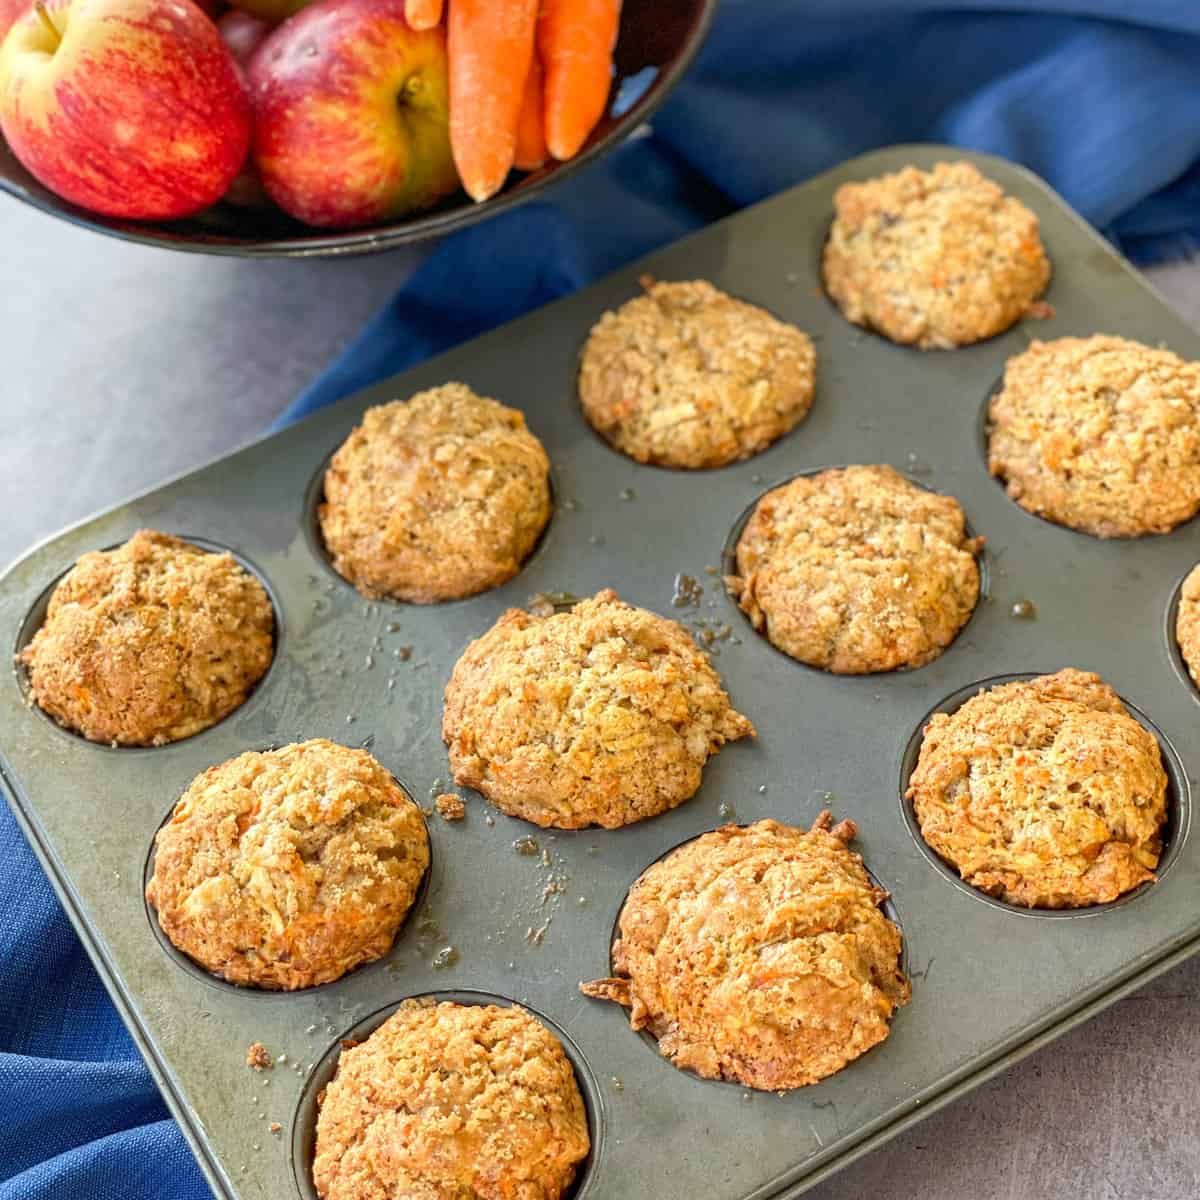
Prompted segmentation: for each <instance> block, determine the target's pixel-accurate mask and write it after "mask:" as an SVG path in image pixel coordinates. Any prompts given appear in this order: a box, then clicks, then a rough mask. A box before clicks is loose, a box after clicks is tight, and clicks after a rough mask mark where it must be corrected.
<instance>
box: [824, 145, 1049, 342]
mask: <svg viewBox="0 0 1200 1200" xmlns="http://www.w3.org/2000/svg"><path fill="white" fill-rule="evenodd" d="M833 207H834V220H833V226H832V228H831V229H830V231H829V240H828V241H827V242H826V244H825V254H824V261H823V267H824V275H825V287H826V289H827V290H828V292H829V295H830V297H831V298H832V299H833V301H834V303H835V304H836V305H837V306H838V308H839V309H841V311H842V315H843V316H844V317H845V318H846V319H847V320H848V321H853V322H854V324H855V325H865V326H867V327H868V328H870V329H874V330H876V331H877V332H879V333H882V334H883V335H884V336H885V337H887V338H890V339H891V340H892V341H893V342H899V343H901V344H903V345H913V346H917V347H918V348H919V349H921V350H949V349H952V348H954V347H955V346H966V345H968V344H970V343H971V342H978V341H980V340H981V339H983V338H989V337H993V336H994V335H995V334H998V333H1003V332H1004V330H1006V329H1008V328H1009V326H1010V325H1013V324H1015V323H1016V322H1017V321H1019V320H1020V319H1021V317H1023V316H1024V315H1025V314H1026V313H1028V312H1029V311H1030V309H1031V308H1032V307H1033V305H1034V302H1035V301H1036V300H1037V298H1038V297H1039V296H1040V295H1041V294H1042V293H1043V292H1044V291H1045V290H1046V285H1047V284H1048V283H1049V282H1050V262H1049V259H1047V257H1046V252H1045V250H1044V249H1043V248H1042V241H1041V238H1040V236H1039V234H1038V220H1037V217H1035V216H1034V215H1033V213H1032V212H1030V211H1029V209H1028V208H1026V207H1025V205H1024V204H1022V203H1021V202H1020V201H1019V200H1015V199H1013V197H1011V196H1007V195H1005V193H1004V191H1003V189H1001V188H1000V187H999V186H997V185H996V184H995V183H993V182H992V181H991V180H990V179H986V178H985V177H984V176H983V175H981V174H980V173H979V171H978V170H976V168H975V167H973V166H972V165H971V164H970V163H968V162H956V163H938V164H937V166H935V167H934V168H933V170H932V171H920V170H918V169H917V168H916V167H905V168H904V170H902V171H898V172H896V173H895V174H894V175H884V176H882V177H880V178H878V179H868V180H867V181H865V182H864V183H844V184H842V186H841V187H840V188H838V190H837V194H836V195H835V196H834V200H833Z"/></svg>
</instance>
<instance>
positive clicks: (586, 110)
mask: <svg viewBox="0 0 1200 1200" xmlns="http://www.w3.org/2000/svg"><path fill="white" fill-rule="evenodd" d="M620 18H621V0H542V12H541V16H540V17H539V18H538V34H537V38H538V53H539V55H540V56H541V60H542V69H543V70H544V71H545V73H546V97H545V119H546V145H547V146H549V147H550V153H551V154H553V155H554V157H555V158H558V159H567V158H571V157H573V156H574V155H575V154H577V153H578V152H579V148H580V147H581V146H582V145H583V143H584V141H585V140H586V138H587V135H588V134H589V133H591V132H592V130H593V129H594V128H595V126H596V122H597V121H599V120H600V118H601V116H602V115H603V114H604V106H605V104H606V103H607V101H608V91H609V88H610V87H611V86H612V54H613V47H614V46H615V45H616V43H617V27H618V24H619V22H620Z"/></svg>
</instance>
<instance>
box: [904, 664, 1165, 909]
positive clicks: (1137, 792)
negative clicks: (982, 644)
mask: <svg viewBox="0 0 1200 1200" xmlns="http://www.w3.org/2000/svg"><path fill="white" fill-rule="evenodd" d="M906 795H907V797H908V799H909V800H910V801H911V802H912V805H913V811H914V813H915V814H916V818H917V823H918V825H919V826H920V829H921V836H922V837H924V839H925V841H926V842H928V843H929V845H930V847H932V849H933V850H934V851H936V852H937V854H938V855H940V856H941V857H942V858H943V859H945V860H946V861H947V862H948V863H950V864H951V865H952V866H954V867H955V868H957V870H958V872H959V874H960V875H961V876H962V878H963V879H964V880H965V881H966V882H967V883H969V884H970V885H971V886H972V887H976V888H979V889H980V890H981V891H984V892H987V893H988V894H989V895H993V896H997V897H999V898H1001V899H1003V900H1007V901H1008V902H1009V903H1010V904H1019V905H1023V906H1025V907H1027V908H1079V907H1083V906H1086V905H1089V904H1103V903H1106V902H1107V901H1110V900H1115V899H1116V898H1117V897H1118V896H1120V895H1121V894H1122V893H1123V892H1127V891H1129V890H1130V889H1131V888H1135V887H1137V886H1138V885H1139V884H1142V883H1145V882H1146V881H1147V880H1150V879H1153V878H1154V868H1155V867H1156V866H1157V865H1158V858H1159V854H1160V853H1161V851H1162V836H1161V835H1162V827H1163V824H1164V822H1165V821H1166V817H1167V775H1166V772H1165V771H1164V770H1163V765H1162V755H1161V752H1160V750H1159V746H1158V741H1157V739H1156V738H1155V737H1154V735H1153V734H1151V733H1150V732H1149V731H1148V730H1146V729H1145V728H1143V727H1142V726H1141V725H1140V724H1139V723H1138V722H1137V721H1135V720H1134V719H1133V717H1131V716H1130V715H1129V713H1128V712H1127V711H1126V709H1125V706H1124V705H1123V704H1122V703H1121V699H1120V697H1119V696H1118V695H1117V694H1116V692H1114V691H1113V690H1112V688H1111V687H1109V686H1108V684H1106V683H1105V682H1104V681H1103V680H1102V679H1101V678H1100V677H1099V676H1098V675H1094V674H1092V673H1091V672H1090V671H1077V670H1074V669H1071V668H1068V669H1065V670H1062V671H1058V672H1056V673H1055V674H1053V675H1042V676H1039V677H1038V678H1035V679H1030V680H1027V681H1018V682H1015V683H1005V684H1001V685H1000V686H998V687H994V688H990V689H988V690H987V691H982V692H980V693H979V694H978V695H976V696H973V697H972V698H971V699H970V700H968V701H967V702H966V703H965V704H963V705H962V706H961V707H960V708H958V709H957V710H956V711H954V712H952V713H936V714H935V715H934V716H933V717H932V718H931V719H930V721H929V724H928V725H927V726H926V727H925V736H924V740H923V741H922V743H921V751H920V756H919V757H918V760H917V765H916V768H915V770H914V771H913V773H912V777H911V779H910V780H909V786H908V791H907V793H906Z"/></svg>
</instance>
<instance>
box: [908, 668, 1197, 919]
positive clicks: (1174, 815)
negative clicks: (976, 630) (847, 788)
mask: <svg viewBox="0 0 1200 1200" xmlns="http://www.w3.org/2000/svg"><path fill="white" fill-rule="evenodd" d="M1059 669H1060V668H1059V667H1046V668H1045V669H1044V670H1040V671H1018V672H1016V673H1014V674H1008V675H995V676H993V677H992V678H991V679H981V680H978V681H977V682H975V683H969V684H967V685H966V687H962V688H959V689H958V690H957V691H956V692H954V693H953V694H952V695H949V696H947V697H946V698H945V700H943V701H942V702H941V703H940V704H937V705H935V706H934V707H933V708H931V709H930V710H929V712H927V713H926V714H925V716H924V717H922V718H921V720H920V721H919V722H918V723H917V727H916V728H915V729H914V730H913V733H912V736H911V737H910V738H909V739H908V745H907V746H906V747H905V749H904V756H903V757H902V758H901V760H900V784H899V792H900V807H901V810H902V811H903V814H904V820H905V823H906V824H907V825H908V829H909V832H910V833H911V834H912V836H913V841H914V842H915V843H916V845H917V848H918V849H919V850H920V851H921V853H922V854H924V855H925V857H926V858H927V859H929V861H930V862H931V863H932V864H933V866H934V868H935V869H936V870H937V871H938V872H939V873H940V874H941V875H942V876H943V877H944V878H946V879H947V880H948V881H949V882H950V883H952V884H953V885H954V886H955V887H957V888H959V889H961V890H962V891H964V892H966V893H967V894H968V895H970V896H974V897H975V898H976V899H978V900H982V901H983V902H984V903H985V904H993V905H995V906H996V907H998V908H1003V909H1006V910H1007V911H1009V912H1012V913H1018V914H1020V915H1021V916H1026V917H1045V918H1049V919H1052V920H1053V919H1063V918H1071V917H1090V916H1097V915H1099V914H1101V913H1106V912H1111V911H1112V910H1113V909H1115V908H1119V907H1121V906H1122V905H1125V904H1129V903H1131V902H1132V901H1134V900H1136V899H1137V898H1138V897H1139V896H1147V895H1149V894H1150V893H1151V892H1153V890H1154V888H1155V887H1156V886H1157V885H1158V884H1159V883H1161V882H1162V880H1163V877H1164V876H1165V875H1166V873H1167V871H1169V870H1170V869H1171V867H1172V866H1173V865H1174V863H1175V861H1176V859H1178V857H1179V854H1180V851H1181V850H1182V848H1183V844H1184V842H1185V841H1186V840H1187V834H1188V829H1189V828H1190V826H1191V821H1192V791H1191V787H1190V785H1189V783H1188V777H1187V772H1186V771H1185V770H1184V767H1183V763H1182V761H1181V760H1180V758H1179V753H1178V751H1177V750H1176V749H1175V747H1174V746H1173V745H1171V743H1170V742H1169V741H1168V740H1167V737H1166V735H1165V734H1164V733H1163V731H1162V730H1161V729H1159V727H1158V726H1157V725H1156V724H1155V723H1154V722H1153V721H1152V720H1151V719H1150V718H1149V717H1148V716H1146V714H1145V713H1144V712H1142V711H1141V709H1139V708H1138V707H1137V705H1135V704H1132V703H1131V702H1130V701H1128V700H1126V699H1125V697H1124V696H1122V697H1121V701H1122V703H1123V704H1124V705H1125V708H1126V710H1127V711H1128V713H1129V715H1130V716H1131V717H1133V719H1134V720H1135V721H1137V722H1138V724H1139V725H1141V726H1142V728H1143V729H1145V730H1147V731H1148V732H1149V733H1151V734H1153V735H1154V738H1155V740H1156V741H1157V742H1158V748H1159V753H1160V754H1161V755H1162V764H1163V770H1164V771H1166V773H1167V820H1166V824H1165V825H1164V826H1163V829H1162V854H1161V856H1160V858H1159V861H1158V867H1157V868H1156V870H1155V872H1154V874H1155V882H1153V883H1143V884H1142V885H1141V886H1140V887H1136V888H1134V889H1133V890H1132V891H1129V892H1126V893H1124V895H1121V896H1118V897H1117V899H1116V900H1112V901H1110V902H1109V903H1107V904H1090V905H1087V906H1086V907H1083V908H1053V909H1050V908H1024V907H1022V906H1021V905H1019V904H1010V903H1009V902H1008V901H1007V900H1001V899H998V898H997V897H995V896H989V895H988V894H987V893H986V892H983V891H981V890H980V889H979V888H976V887H972V886H971V884H969V883H967V882H966V881H965V880H963V879H962V878H960V876H959V873H958V871H957V870H956V869H955V868H954V867H953V866H952V865H951V864H950V863H948V862H946V861H945V860H944V859H942V858H941V857H940V856H939V855H938V853H937V852H936V851H935V850H934V849H933V847H931V846H930V845H929V844H928V843H927V842H926V841H925V839H924V838H923V837H922V836H921V828H920V825H919V824H918V822H917V818H916V814H915V812H914V811H913V806H912V802H911V801H910V800H908V799H906V797H905V792H906V791H907V790H908V783H909V779H910V778H911V776H912V773H913V770H914V769H915V767H916V765H917V758H918V756H919V755H920V753H921V742H922V740H923V738H924V733H925V726H926V725H927V724H928V722H929V719H930V718H931V717H932V716H933V715H934V713H952V712H956V711H957V710H958V709H959V708H961V707H962V706H963V705H964V704H965V703H966V702H967V701H968V700H970V699H971V697H972V696H977V695H978V694H979V693H980V692H984V691H989V690H990V689H991V688H994V687H999V686H1000V685H1001V684H1005V683H1015V682H1016V681H1017V680H1027V679H1035V678H1037V677H1038V676H1039V675H1051V674H1053V673H1054V672H1055V671H1057V670H1059Z"/></svg>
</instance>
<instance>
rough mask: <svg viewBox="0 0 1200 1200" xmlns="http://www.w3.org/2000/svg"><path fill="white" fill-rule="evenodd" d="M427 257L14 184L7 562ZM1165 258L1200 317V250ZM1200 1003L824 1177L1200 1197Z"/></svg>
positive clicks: (1108, 1037)
mask: <svg viewBox="0 0 1200 1200" xmlns="http://www.w3.org/2000/svg"><path fill="white" fill-rule="evenodd" d="M422 253H423V252H422V251H419V250H412V251H404V250H402V251H397V252H394V253H392V254H386V255H378V256H375V257H372V258H360V259H354V260H347V261H334V262H247V261H241V260H225V259H209V258H200V257H191V256H186V255H176V254H168V253H166V252H163V251H158V250H150V249H144V248H141V247H137V246H127V245H124V244H121V243H118V242H115V241H112V240H108V239H103V238H99V237H95V236H93V235H90V234H87V233H84V232H82V231H80V230H76V229H73V228H70V227H68V226H66V225H63V224H60V223H58V222H55V221H52V220H50V219H49V218H47V217H44V216H41V215H40V214H37V213H34V212H32V211H31V210H27V209H24V208H22V207H20V206H18V205H17V204H16V203H14V202H12V201H9V200H7V199H6V198H0V264H2V265H3V276H4V282H5V286H4V288H3V289H2V290H0V351H2V354H3V375H2V376H0V514H2V516H0V563H7V562H8V561H10V560H12V559H13V558H15V557H16V556H17V555H18V554H19V553H21V552H22V551H23V550H24V549H25V548H26V547H28V546H29V545H31V544H32V543H33V542H34V541H36V540H38V539H41V538H43V537H46V536H47V535H49V534H52V533H54V532H55V531H56V530H58V529H59V528H61V527H62V526H63V525H65V524H68V523H69V522H72V521H75V520H78V519H79V518H81V517H84V516H87V515H88V514H89V513H91V512H93V511H95V510H97V509H100V508H105V507H108V506H109V505H111V504H113V503H115V502H117V501H119V500H122V499H124V498H125V497H127V496H128V495H130V494H131V493H133V492H137V491H141V490H143V489H145V488H147V487H150V486H152V485H154V484H156V483H159V482H161V481H162V480H164V479H166V478H167V477H169V476H171V475H174V474H177V473H179V472H181V471H184V470H187V469H189V468H191V467H194V466H197V465H198V464H200V463H202V462H204V461H206V460H208V459H210V458H213V457H216V456H218V455H220V454H223V453H225V452H227V451H228V450H230V449H232V448H234V447H235V446H238V445H240V444H242V443H244V442H246V441H249V440H251V439H253V438H254V437H255V436H257V435H258V434H259V433H260V432H261V431H262V430H263V428H264V427H265V426H266V425H267V424H268V423H269V422H270V420H271V419H272V418H273V417H274V416H275V415H276V414H277V413H279V412H280V411H281V410H282V409H283V407H284V406H285V405H286V404H287V402H288V401H289V400H290V399H291V398H292V397H293V396H294V395H295V394H296V393H297V392H298V391H299V390H300V389H301V388H302V387H303V386H304V385H305V384H306V383H308V381H309V380H310V379H312V378H313V377H314V376H315V375H316V374H317V373H318V372H319V371H320V369H321V368H322V366H323V365H324V364H325V363H326V362H328V361H329V359H330V358H331V357H332V356H333V355H334V354H336V353H337V351H338V350H339V349H340V348H341V347H342V346H343V345H345V343H346V341H347V340H348V339H349V338H350V337H351V336H352V335H353V334H354V333H355V332H356V330H357V329H358V328H359V327H360V326H361V325H362V323H363V322H364V321H365V320H366V319H367V318H368V317H369V316H370V315H371V313H372V312H374V311H375V309H376V308H377V307H379V306H380V305H381V304H382V303H383V302H384V301H385V299H386V298H387V297H388V296H389V295H390V294H391V292H392V291H393V290H394V289H395V288H396V287H398V286H399V285H400V284H401V283H403V281H404V280H405V279H406V278H407V277H408V275H409V273H410V272H411V271H412V269H413V266H414V265H415V264H416V263H417V262H419V261H420V258H421V256H422ZM1151 275H1152V277H1153V278H1154V280H1155V282H1156V283H1157V285H1158V286H1159V288H1160V289H1162V290H1163V291H1164V292H1165V293H1166V295H1167V296H1168V297H1169V298H1170V299H1171V300H1172V301H1173V302H1174V303H1175V304H1176V305H1177V306H1178V307H1179V308H1180V309H1181V310H1182V311H1183V312H1184V313H1185V314H1186V315H1187V316H1188V317H1189V318H1190V319H1191V320H1192V321H1193V322H1194V323H1196V324H1197V325H1200V262H1197V263H1194V264H1175V265H1171V266H1167V267H1162V268H1159V269H1157V270H1155V271H1153V272H1151ZM1114 332H1115V331H1114ZM979 1003H980V1004H981V1005H985V1004H987V1003H988V998H987V997H986V996H981V997H980V998H979ZM1198 1003H1200V959H1196V960H1193V961H1192V962H1190V963H1187V964H1185V965H1184V966H1182V967H1179V968H1177V969H1175V970H1174V971H1171V972H1169V973H1168V974H1166V975H1164V976H1162V977H1161V978H1160V979H1158V980H1157V981H1155V982H1154V983H1152V984H1150V985H1148V986H1147V987H1145V988H1143V989H1142V990H1141V991H1139V992H1137V993H1135V994H1134V995H1132V996H1130V997H1128V998H1127V999H1125V1000H1122V1001H1121V1002H1119V1003H1118V1004H1116V1005H1115V1006H1114V1007H1112V1008H1111V1009H1109V1010H1107V1011H1106V1012H1105V1013H1103V1014H1102V1015H1100V1016H1099V1017H1097V1018H1095V1019H1094V1020H1092V1021H1091V1022H1089V1023H1088V1024H1086V1025H1084V1026H1083V1027H1081V1028H1079V1029H1076V1030H1075V1031H1074V1032H1072V1033H1070V1034H1068V1035H1067V1036H1065V1037H1064V1038H1062V1039H1060V1040H1059V1041H1058V1042H1056V1043H1054V1044H1053V1045H1052V1046H1050V1047H1048V1048H1047V1049H1045V1050H1043V1051H1041V1052H1040V1053H1039V1054H1036V1055H1034V1056H1033V1057H1031V1058H1029V1059H1026V1060H1025V1061H1024V1062H1023V1063H1021V1064H1019V1065H1018V1066H1016V1067H1014V1068H1012V1069H1011V1070H1009V1071H1007V1072H1005V1073H1004V1074H1003V1075H1001V1076H999V1077H997V1078H996V1079H994V1080H992V1081H991V1082H990V1083H988V1084H986V1085H985V1086H983V1087H981V1088H979V1089H978V1090H976V1091H975V1092H974V1093H972V1094H971V1095H970V1096H969V1097H967V1098H966V1099H963V1100H961V1101H959V1102H957V1103H955V1104H953V1105H951V1106H949V1107H948V1108H946V1109H944V1110H942V1111H941V1112H939V1113H937V1114H935V1115H934V1116H932V1117H930V1118H929V1119H928V1120H926V1121H924V1122H923V1123H922V1124H920V1125H918V1126H917V1127H916V1128H915V1129H913V1130H911V1131H910V1132H908V1133H907V1134H905V1135H903V1136H901V1137H899V1138H897V1139H896V1140H895V1141H893V1142H891V1143H890V1144H889V1145H887V1146H886V1147H884V1148H882V1149H880V1150H878V1151H875V1152H874V1153H872V1154H870V1155H868V1156H867V1157H865V1158H864V1159H862V1160H861V1161H860V1162H858V1163H856V1164H854V1165H853V1166H851V1167H849V1168H848V1169H847V1170H845V1171H843V1172H842V1173H840V1174H839V1175H837V1176H835V1177H834V1178H832V1179H830V1180H828V1181H827V1182H825V1183H823V1184H821V1185H819V1186H818V1187H817V1188H815V1189H814V1190H813V1191H812V1192H811V1193H809V1194H810V1195H811V1196H812V1197H813V1198H814V1200H858V1198H859V1197H863V1196H867V1195H888V1196H890V1197H891V1198H892V1200H960V1198H961V1197H966V1196H970V1197H972V1198H974V1200H1065V1198H1067V1197H1070V1198H1072V1200H1102V1198H1105V1200H1106V1198H1111V1197H1119V1198H1121V1200H1195V1197H1197V1196H1200V1137H1198V1136H1197V1133H1198V1121H1197V1116H1196V1097H1197V1095H1198V1094H1200V1021H1198V1019H1197V1005H1198ZM629 1200H634V1198H632V1197H630V1198H629Z"/></svg>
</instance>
